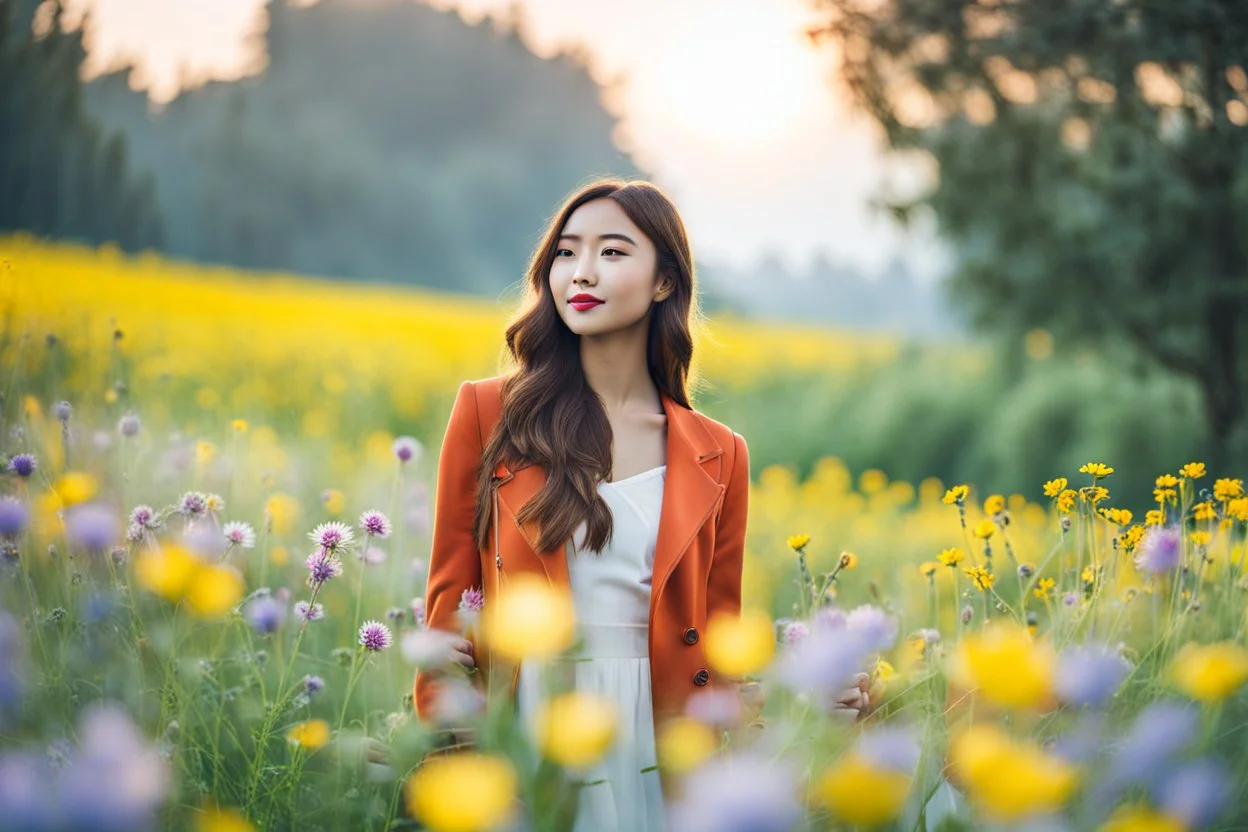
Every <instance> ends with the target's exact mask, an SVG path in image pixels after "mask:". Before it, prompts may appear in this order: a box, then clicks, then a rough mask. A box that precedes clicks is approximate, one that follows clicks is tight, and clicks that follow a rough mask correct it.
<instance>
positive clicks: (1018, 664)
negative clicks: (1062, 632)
mask: <svg viewBox="0 0 1248 832" xmlns="http://www.w3.org/2000/svg"><path fill="white" fill-rule="evenodd" d="M1055 664H1056V661H1055V657H1054V655H1053V650H1052V648H1051V647H1049V645H1048V644H1047V643H1045V642H1042V641H1036V640H1034V639H1033V638H1032V637H1031V636H1030V635H1029V634H1028V633H1027V631H1026V630H1025V629H1023V628H1021V627H1018V626H1016V625H1004V624H1002V625H996V626H991V627H989V628H988V629H985V630H984V631H983V632H979V633H974V634H972V635H968V636H966V637H965V638H964V639H963V640H962V643H961V645H960V649H959V651H958V654H957V656H956V658H955V662H954V667H953V672H954V674H955V675H956V676H958V677H960V678H961V680H962V682H963V684H964V685H965V686H966V687H973V688H976V689H977V690H978V691H979V693H980V695H982V696H983V697H984V698H985V699H987V700H988V701H990V702H992V703H993V704H995V705H997V706H999V707H1002V708H1036V707H1039V706H1041V705H1043V704H1044V703H1045V702H1046V701H1047V700H1048V698H1049V695H1050V693H1051V692H1052V690H1053V674H1054V668H1055Z"/></svg>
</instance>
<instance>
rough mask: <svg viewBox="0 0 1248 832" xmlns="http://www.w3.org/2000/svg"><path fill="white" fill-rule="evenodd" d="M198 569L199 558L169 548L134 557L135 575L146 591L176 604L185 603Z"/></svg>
mask: <svg viewBox="0 0 1248 832" xmlns="http://www.w3.org/2000/svg"><path fill="white" fill-rule="evenodd" d="M198 566H199V561H198V559H197V558H196V557H195V556H194V555H192V554H191V553H190V552H188V551H187V550H186V549H183V548H182V547H181V546H166V547H164V548H163V549H160V550H155V551H145V552H143V553H141V554H140V555H139V556H138V557H137V558H135V561H134V573H135V578H136V580H138V582H139V585H140V586H142V587H143V588H144V589H147V590H148V591H150V592H154V593H156V594H157V595H161V596H163V597H164V598H165V599H166V600H168V601H171V602H174V603H177V602H178V601H180V600H182V596H183V594H184V593H185V591H186V587H187V585H188V584H189V583H190V580H191V576H192V575H193V574H194V573H195V570H196V569H197V568H198Z"/></svg>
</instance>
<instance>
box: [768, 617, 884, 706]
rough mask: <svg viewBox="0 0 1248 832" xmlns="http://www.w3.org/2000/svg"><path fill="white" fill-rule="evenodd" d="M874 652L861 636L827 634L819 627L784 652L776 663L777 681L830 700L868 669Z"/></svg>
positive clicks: (846, 631)
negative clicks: (864, 669)
mask: <svg viewBox="0 0 1248 832" xmlns="http://www.w3.org/2000/svg"><path fill="white" fill-rule="evenodd" d="M872 652H874V650H873V648H872V646H871V642H869V641H867V640H866V638H864V635H863V633H862V632H856V631H852V630H850V629H849V628H845V629H843V630H825V629H822V628H820V627H818V626H816V627H815V628H814V629H813V630H811V632H810V635H808V636H806V638H804V639H802V640H801V641H799V642H797V643H796V644H794V645H793V646H792V647H790V648H789V649H788V650H785V651H784V652H783V653H782V654H781V655H780V657H779V658H778V659H777V660H776V662H775V665H774V667H775V669H776V676H777V679H778V680H779V681H780V682H781V683H782V684H784V685H785V686H786V687H788V688H789V689H791V690H793V691H795V692H799V693H805V694H808V695H815V696H816V697H817V699H818V701H820V702H822V701H824V700H825V699H830V698H831V697H830V696H829V694H832V693H834V692H837V691H840V690H841V689H842V688H844V687H846V686H847V685H848V684H849V682H850V681H851V680H852V679H853V678H854V674H855V673H857V672H858V671H860V670H862V668H864V667H865V666H866V663H867V657H868V656H869V655H870V654H871V653H872Z"/></svg>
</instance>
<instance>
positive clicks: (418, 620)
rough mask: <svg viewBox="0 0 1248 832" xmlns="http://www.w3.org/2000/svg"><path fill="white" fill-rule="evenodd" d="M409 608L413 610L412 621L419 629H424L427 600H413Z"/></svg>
mask: <svg viewBox="0 0 1248 832" xmlns="http://www.w3.org/2000/svg"><path fill="white" fill-rule="evenodd" d="M408 607H409V608H411V610H412V621H413V622H414V623H415V624H416V626H417V627H423V626H424V624H425V599H424V598H413V599H412V600H411V602H410V603H409V604H408Z"/></svg>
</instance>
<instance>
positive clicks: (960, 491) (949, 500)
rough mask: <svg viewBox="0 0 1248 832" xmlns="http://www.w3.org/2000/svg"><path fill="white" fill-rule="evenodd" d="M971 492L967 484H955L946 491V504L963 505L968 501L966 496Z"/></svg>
mask: <svg viewBox="0 0 1248 832" xmlns="http://www.w3.org/2000/svg"><path fill="white" fill-rule="evenodd" d="M970 492H971V489H970V488H969V487H967V486H965V485H955V486H954V487H953V488H950V489H949V490H948V491H946V492H945V496H944V502H945V505H948V506H951V505H953V504H954V503H957V504H958V505H962V504H963V503H964V502H966V497H967V495H968V494H970Z"/></svg>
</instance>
